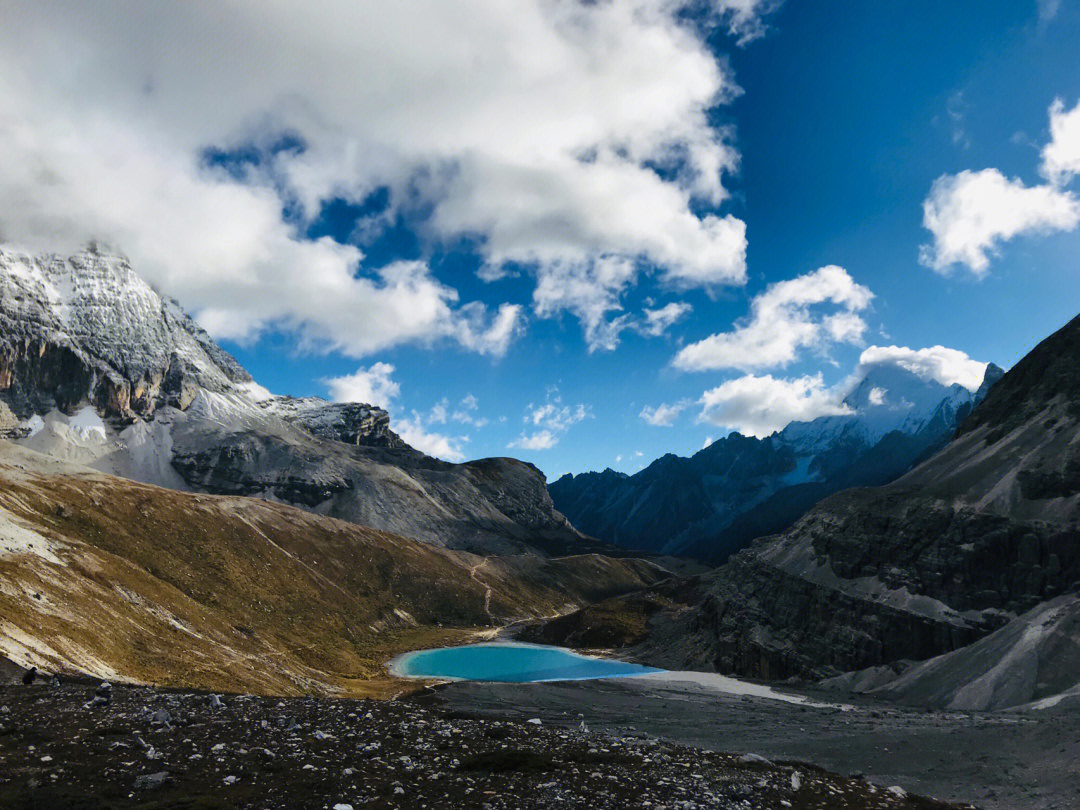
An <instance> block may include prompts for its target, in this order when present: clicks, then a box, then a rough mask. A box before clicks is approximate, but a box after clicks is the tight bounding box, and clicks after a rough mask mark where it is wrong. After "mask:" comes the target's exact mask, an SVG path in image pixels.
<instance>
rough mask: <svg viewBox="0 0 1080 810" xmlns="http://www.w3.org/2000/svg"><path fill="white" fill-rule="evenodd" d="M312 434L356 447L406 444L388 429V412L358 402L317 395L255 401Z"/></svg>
mask: <svg viewBox="0 0 1080 810" xmlns="http://www.w3.org/2000/svg"><path fill="white" fill-rule="evenodd" d="M258 404H259V406H260V407H262V408H263V409H265V410H266V411H268V412H271V413H274V414H277V415H278V416H281V417H282V418H284V419H285V421H287V422H289V423H291V424H293V425H296V426H298V427H301V428H303V429H304V430H306V431H307V432H308V433H310V434H311V435H312V436H316V437H318V438H320V439H331V440H333V441H337V442H344V443H345V444H353V445H356V446H358V447H360V446H363V447H389V448H393V449H399V450H400V449H402V448H405V447H408V445H406V444H405V442H404V441H403V440H402V438H401V437H400V436H398V435H397V434H396V433H394V431H392V430H391V429H390V414H388V413H387V412H386V411H384V410H383V409H382V408H376V407H375V406H373V405H365V404H363V403H360V402H327V401H326V400H324V399H319V398H318V397H303V398H298V397H272V398H270V399H267V400H263V401H262V402H259V403H258Z"/></svg>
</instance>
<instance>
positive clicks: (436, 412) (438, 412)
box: [428, 397, 450, 425]
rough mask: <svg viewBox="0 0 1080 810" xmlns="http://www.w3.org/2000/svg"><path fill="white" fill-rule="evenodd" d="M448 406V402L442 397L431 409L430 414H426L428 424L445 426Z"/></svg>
mask: <svg viewBox="0 0 1080 810" xmlns="http://www.w3.org/2000/svg"><path fill="white" fill-rule="evenodd" d="M449 406H450V401H449V400H447V399H446V397H443V398H442V399H441V400H439V401H438V402H436V403H435V404H434V405H433V406H432V407H431V413H430V414H428V422H429V423H431V424H433V425H445V424H446V418H447V410H446V409H447V408H448V407H449Z"/></svg>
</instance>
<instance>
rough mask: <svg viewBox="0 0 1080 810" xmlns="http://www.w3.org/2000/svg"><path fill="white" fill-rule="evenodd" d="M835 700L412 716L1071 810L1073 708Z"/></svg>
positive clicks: (568, 689) (581, 702)
mask: <svg viewBox="0 0 1080 810" xmlns="http://www.w3.org/2000/svg"><path fill="white" fill-rule="evenodd" d="M810 697H811V698H815V699H818V700H822V701H836V700H837V699H838V698H837V695H835V694H833V693H827V694H821V695H813V694H811V695H810ZM844 700H845V701H847V702H849V703H852V704H853V705H852V708H851V710H850V711H840V710H839V709H835V708H812V707H808V706H799V705H793V704H791V703H784V702H781V701H777V700H768V699H762V698H755V697H750V696H733V695H726V694H721V693H718V692H716V691H715V690H708V689H705V688H702V687H699V686H695V685H693V684H686V683H667V684H665V683H663V682H659V681H657V680H653V679H641V680H639V679H636V678H621V679H613V680H607V681H585V682H566V683H542V684H481V683H454V684H449V685H446V686H445V687H440V688H439V689H437V690H434V691H431V692H429V693H428V694H427V695H426V696H424V697H422V698H420V701H421V702H422V703H423V705H429V706H432V707H442V708H448V709H453V710H459V711H470V712H479V713H480V714H482V715H483V716H487V717H494V716H497V717H501V718H515V717H540V718H541V719H542V720H543V721H544V722H545V723H563V724H575V723H579V722H581V721H584V722H586V723H587V724H588V725H589V727H590V728H593V729H595V730H600V731H605V732H608V733H614V734H626V733H633V732H644V733H648V734H649V735H655V736H657V737H659V738H661V739H665V740H669V741H672V742H677V743H681V744H685V745H691V746H695V747H698V748H702V749H711V750H714V751H750V752H754V753H756V754H760V755H762V756H766V757H769V758H770V759H774V760H800V761H805V762H813V763H816V764H817V765H819V766H822V767H825V768H828V769H829V770H831V771H836V772H839V773H843V774H847V775H863V774H865V777H866V778H867V779H869V780H870V781H872V782H874V783H876V784H878V785H899V786H901V787H903V788H905V789H907V790H909V791H911V792H912V793H919V794H922V795H928V796H937V797H939V798H943V799H949V800H951V801H955V802H973V803H975V804H976V805H978V806H979V807H984V808H987V810H1055V809H1056V810H1071V809H1072V808H1076V807H1080V769H1078V768H1077V767H1076V762H1077V761H1080V702H1078V701H1073V702H1072V703H1071V705H1070V704H1067V703H1066V704H1062V705H1061V706H1059V707H1056V708H1054V709H1047V710H1045V711H1039V712H1034V711H1026V712H1020V711H1015V712H999V713H978V714H968V713H945V712H927V711H917V710H908V709H900V708H897V707H895V706H890V705H882V704H880V703H873V702H868V701H865V700H854V701H850V700H848V699H846V698H845V699H844Z"/></svg>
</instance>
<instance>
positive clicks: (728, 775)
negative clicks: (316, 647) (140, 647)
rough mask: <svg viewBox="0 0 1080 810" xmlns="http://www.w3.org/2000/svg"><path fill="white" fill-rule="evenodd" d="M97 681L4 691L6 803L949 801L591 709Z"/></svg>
mask: <svg viewBox="0 0 1080 810" xmlns="http://www.w3.org/2000/svg"><path fill="white" fill-rule="evenodd" d="M102 691H103V693H104V694H107V697H106V698H98V699H97V700H96V701H95V700H94V697H95V685H94V684H85V683H79V684H64V685H55V684H52V683H45V684H35V685H33V686H28V687H26V686H8V687H5V688H3V689H0V807H3V808H4V809H5V810H29V809H30V808H34V810H43V809H49V808H58V809H61V808H62V810H82V809H85V810H89V809H90V808H94V810H98V809H100V808H104V809H106V810H107V809H108V808H146V810H149V808H157V809H158V810H161V809H162V808H188V809H189V810H196V809H198V810H209V809H210V808H258V809H259V810H274V809H275V808H282V810H284V808H289V810H295V808H325V810H349V808H352V809H353V810H357V809H358V808H386V809H387V810H389V808H397V809H398V810H421V808H433V809H434V808H472V807H476V808H486V810H521V809H522V808H578V807H580V808H589V810H604V808H611V809H612V810H615V809H616V808H617V809H618V810H624V808H649V809H650V810H662V809H663V810H697V809H698V808H700V810H705V808H708V810H724V809H725V808H776V809H777V810H782V809H786V808H794V809H795V810H799V809H802V810H809V808H828V809H829V810H834V809H835V810H840V809H841V808H849V809H851V810H854V809H855V808H909V809H911V808H926V809H927V810H928V809H929V808H942V809H944V808H947V807H957V806H958V805H945V804H941V803H938V802H934V801H931V800H926V799H921V798H917V797H914V796H907V795H905V794H904V792H903V791H902V790H900V789H899V788H896V789H890V788H889V787H887V786H882V785H874V784H871V783H870V782H868V781H866V780H863V779H858V778H845V777H842V776H838V775H836V774H832V773H828V772H825V771H822V770H820V769H817V768H814V767H810V766H807V765H803V764H798V763H781V762H776V763H773V762H769V761H767V760H764V759H762V758H760V757H754V756H745V755H739V754H723V753H718V752H710V751H703V750H699V749H695V748H691V747H687V746H683V745H678V744H674V743H670V742H663V741H660V740H657V739H656V738H653V737H649V736H647V735H644V734H618V735H616V734H606V733H598V732H596V731H592V730H590V729H589V728H588V727H587V725H583V724H581V723H580V722H577V721H575V722H569V723H566V724H563V725H557V724H555V723H552V722H551V721H550V720H542V719H540V718H518V719H515V720H508V719H501V718H496V717H492V716H490V715H485V716H481V715H479V714H473V713H464V712H461V711H454V710H446V709H439V708H432V707H425V706H423V705H419V704H418V703H417V702H415V701H353V700H325V699H319V700H317V699H313V698H292V699H285V700H279V699H275V698H259V697H250V696H221V697H217V696H210V695H205V694H193V693H177V692H164V691H160V690H154V689H149V688H125V687H121V686H117V687H113V688H112V689H111V690H102Z"/></svg>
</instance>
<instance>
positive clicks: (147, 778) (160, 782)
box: [135, 771, 169, 790]
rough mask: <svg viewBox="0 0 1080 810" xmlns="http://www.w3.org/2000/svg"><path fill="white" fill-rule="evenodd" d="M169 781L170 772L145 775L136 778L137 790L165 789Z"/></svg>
mask: <svg viewBox="0 0 1080 810" xmlns="http://www.w3.org/2000/svg"><path fill="white" fill-rule="evenodd" d="M168 781H169V772H168V771H158V772H157V773H144V774H140V775H139V776H136V777H135V789H136V790H157V789H158V788H160V787H163V786H164V785H165V783H166V782H168Z"/></svg>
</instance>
